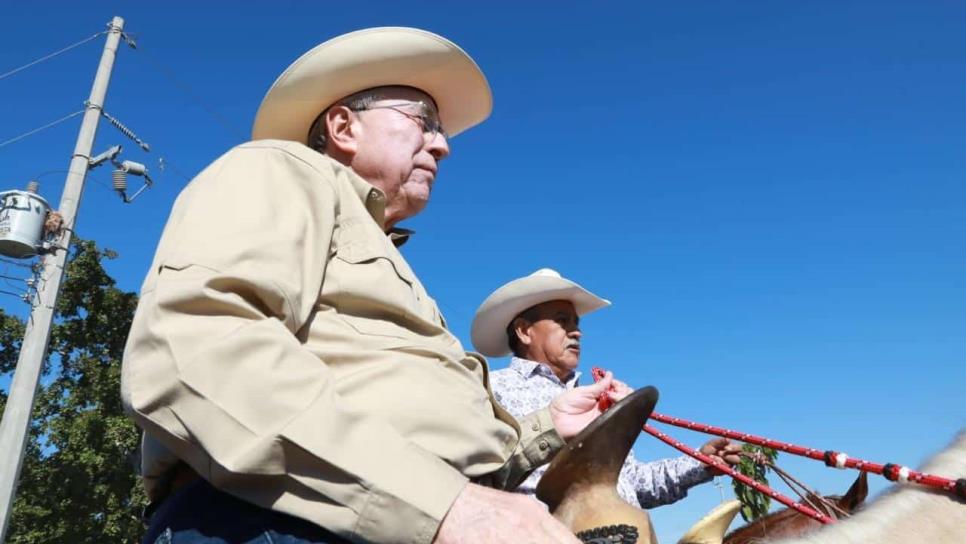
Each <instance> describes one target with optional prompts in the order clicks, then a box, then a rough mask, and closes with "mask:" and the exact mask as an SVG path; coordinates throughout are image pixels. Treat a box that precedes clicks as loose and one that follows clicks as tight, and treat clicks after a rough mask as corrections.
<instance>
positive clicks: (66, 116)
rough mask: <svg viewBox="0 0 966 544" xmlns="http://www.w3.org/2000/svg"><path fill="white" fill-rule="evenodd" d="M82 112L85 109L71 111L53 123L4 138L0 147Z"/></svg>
mask: <svg viewBox="0 0 966 544" xmlns="http://www.w3.org/2000/svg"><path fill="white" fill-rule="evenodd" d="M82 113H84V110H80V111H75V112H74V113H71V114H69V115H65V116H64V117H61V118H60V119H58V120H56V121H54V122H52V123H47V124H46V125H44V126H42V127H39V128H35V129H33V130H31V131H29V132H25V133H23V134H21V135H20V136H16V137H13V138H10V139H9V140H4V141H2V142H0V147H4V146H7V145H9V144H12V143H14V142H17V141H20V140H23V139H24V138H26V137H27V136H32V135H34V134H37V133H38V132H40V131H42V130H46V129H48V128H50V127H52V126H54V125H57V124H60V123H63V122H64V121H66V120H68V119H70V118H71V117H76V116H78V115H80V114H82Z"/></svg>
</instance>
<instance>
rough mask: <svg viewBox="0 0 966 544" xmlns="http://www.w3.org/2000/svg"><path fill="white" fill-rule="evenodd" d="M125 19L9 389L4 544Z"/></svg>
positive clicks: (100, 75)
mask: <svg viewBox="0 0 966 544" xmlns="http://www.w3.org/2000/svg"><path fill="white" fill-rule="evenodd" d="M123 28H124V19H122V18H120V17H114V19H113V20H112V21H111V24H110V30H109V31H108V34H107V43H106V44H105V45H104V53H103V54H102V55H101V63H100V65H99V66H98V67H97V75H96V76H95V77H94V85H93V86H92V87H91V94H90V98H89V99H88V101H87V104H86V106H87V111H86V112H85V113H84V121H83V123H81V128H80V132H79V133H78V135H77V145H76V146H75V147H74V154H73V156H72V157H71V161H70V169H69V170H68V173H67V182H66V183H65V185H64V194H63V195H62V196H61V200H60V210H59V211H60V213H61V215H63V217H64V230H63V235H62V236H61V238H60V241H59V243H58V244H59V246H60V247H59V248H53V249H52V250H51V252H49V253H47V254H46V255H44V256H43V257H42V259H43V268H42V269H41V280H40V285H39V287H38V291H37V295H36V296H37V298H36V301H37V303H36V304H35V305H34V309H33V311H32V312H31V314H30V319H29V320H28V322H27V331H26V333H25V334H24V338H23V344H22V345H21V347H20V358H19V359H18V360H17V369H16V370H15V371H14V375H13V381H12V382H11V384H10V396H9V397H8V398H7V406H6V408H5V409H4V412H3V421H2V422H0V543H2V542H5V541H6V536H7V524H8V523H9V521H10V512H11V510H13V499H14V496H15V495H16V491H17V481H18V479H19V478H20V468H21V465H22V463H23V454H24V449H25V448H26V445H27V432H28V429H29V426H30V412H31V410H32V408H33V404H34V395H35V394H36V393H37V384H38V382H39V381H40V373H41V369H42V368H43V364H44V359H45V358H46V355H47V347H48V344H49V343H50V327H51V324H52V322H53V319H54V311H55V309H56V307H57V296H58V295H59V294H60V283H61V280H63V278H64V270H65V268H66V264H67V253H68V249H69V248H70V242H71V237H72V236H73V232H74V231H73V229H74V225H75V224H76V221H77V208H78V206H79V204H80V199H81V195H82V194H83V191H84V179H85V178H86V177H87V169H88V166H89V161H90V155H91V148H92V147H93V145H94V136H95V135H96V134H97V122H98V121H99V120H100V117H101V108H102V107H103V106H104V97H105V96H106V95H107V84H108V83H109V82H110V80H111V69H112V68H113V67H114V57H115V55H116V54H117V47H118V44H119V43H120V40H121V31H122V29H123Z"/></svg>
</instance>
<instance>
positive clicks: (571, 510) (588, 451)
mask: <svg viewBox="0 0 966 544" xmlns="http://www.w3.org/2000/svg"><path fill="white" fill-rule="evenodd" d="M657 399H658V391H657V389H656V388H655V387H651V386H648V387H645V388H643V389H638V390H637V391H635V392H633V393H631V394H630V395H628V396H627V397H625V398H624V399H622V400H621V401H620V402H618V403H617V404H615V405H614V406H612V407H611V408H610V410H608V411H607V412H605V413H604V414H603V415H601V416H600V417H598V418H597V419H596V420H594V421H593V422H592V423H591V424H590V425H588V426H587V427H586V428H585V429H584V430H583V431H581V432H580V433H579V434H578V435H577V436H576V437H574V438H573V439H571V440H570V442H568V443H567V445H566V446H565V447H564V449H563V450H561V451H560V453H558V454H557V456H556V457H554V459H553V461H552V462H551V463H550V467H549V468H548V469H547V472H546V473H544V475H543V477H542V478H541V479H540V483H539V484H537V498H538V499H540V500H541V501H543V502H544V503H546V504H547V505H548V506H549V507H550V512H551V513H552V514H553V516H554V517H555V518H557V519H558V520H559V521H560V522H562V523H563V524H564V525H566V526H567V527H568V528H570V530H571V531H573V532H574V533H575V534H576V535H577V536H578V537H579V538H581V540H583V541H584V542H588V543H590V542H621V543H626V544H635V543H636V544H649V543H654V542H657V537H656V536H655V534H654V529H653V527H652V526H651V520H650V517H649V516H648V515H647V512H645V511H644V510H641V509H639V508H636V507H634V506H631V505H630V504H627V503H626V502H625V501H624V500H623V499H621V497H620V495H618V494H617V479H618V476H619V475H620V471H621V467H623V466H624V460H625V459H627V454H628V452H630V451H631V446H633V445H634V441H635V440H636V439H637V436H638V435H639V434H640V431H641V427H643V426H644V423H645V422H646V421H647V418H648V417H649V416H650V415H651V412H652V411H653V410H654V406H655V405H656V404H657ZM640 535H648V539H647V540H645V539H642V538H641V536H640Z"/></svg>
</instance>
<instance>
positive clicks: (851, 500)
mask: <svg viewBox="0 0 966 544" xmlns="http://www.w3.org/2000/svg"><path fill="white" fill-rule="evenodd" d="M868 494H869V475H868V474H867V473H865V472H862V473H859V477H858V478H856V479H855V482H853V483H852V487H850V488H849V490H848V491H847V492H846V493H845V495H844V496H843V497H842V498H841V499H839V507H841V508H842V509H843V510H845V511H846V512H852V511H854V510H855V509H857V508H858V507H859V505H860V504H862V502H863V501H865V498H866V496H868Z"/></svg>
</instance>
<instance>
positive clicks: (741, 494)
mask: <svg viewBox="0 0 966 544" xmlns="http://www.w3.org/2000/svg"><path fill="white" fill-rule="evenodd" d="M741 449H742V451H745V452H748V453H751V454H752V455H755V454H759V455H760V456H762V457H763V458H764V459H767V460H768V461H769V462H774V461H775V458H776V457H778V452H777V451H775V450H773V449H771V448H766V447H763V446H755V445H753V444H744V445H742V447H741ZM735 468H736V470H737V471H738V472H740V473H741V474H744V475H745V476H748V477H749V478H751V479H752V480H755V481H757V482H761V483H763V484H765V485H768V478H767V474H768V467H767V466H765V465H763V464H760V463H756V462H755V461H754V460H753V459H751V458H750V457H749V456H742V457H741V463H739V464H738V465H737V466H736V467H735ZM732 485H733V486H734V489H735V497H737V498H738V500H739V501H741V517H743V518H744V519H745V521H747V522H751V521H754V520H756V519H758V518H760V517H762V516H764V515H765V514H767V513H768V509H769V508H770V507H771V497H769V496H768V495H765V494H764V493H761V492H758V491H755V490H754V489H753V488H751V487H749V486H747V485H745V484H743V483H741V482H739V481H738V480H733V481H732Z"/></svg>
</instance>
